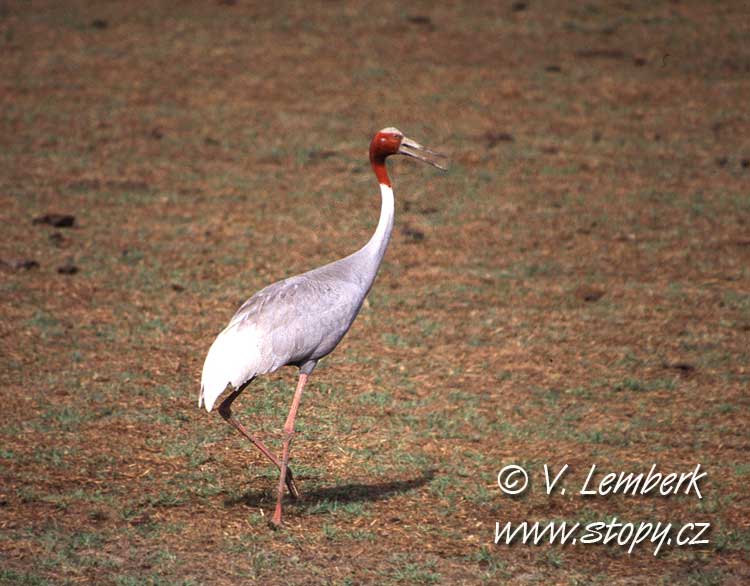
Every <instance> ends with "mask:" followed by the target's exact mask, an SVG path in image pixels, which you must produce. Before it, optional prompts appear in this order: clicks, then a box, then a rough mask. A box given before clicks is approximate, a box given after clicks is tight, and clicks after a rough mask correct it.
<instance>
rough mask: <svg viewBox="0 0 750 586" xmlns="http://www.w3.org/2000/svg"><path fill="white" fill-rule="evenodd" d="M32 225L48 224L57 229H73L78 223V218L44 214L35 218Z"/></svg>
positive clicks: (69, 215)
mask: <svg viewBox="0 0 750 586" xmlns="http://www.w3.org/2000/svg"><path fill="white" fill-rule="evenodd" d="M32 223H33V224H47V225H48V226H54V227H55V228H72V227H73V226H74V225H75V223H76V218H75V216H73V215H71V214H44V215H43V216H38V217H36V218H34V219H33V220H32Z"/></svg>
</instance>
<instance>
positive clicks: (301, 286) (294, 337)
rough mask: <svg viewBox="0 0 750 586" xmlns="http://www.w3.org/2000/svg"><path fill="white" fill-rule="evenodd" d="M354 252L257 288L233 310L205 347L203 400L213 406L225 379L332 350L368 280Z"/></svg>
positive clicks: (238, 380) (240, 380)
mask: <svg viewBox="0 0 750 586" xmlns="http://www.w3.org/2000/svg"><path fill="white" fill-rule="evenodd" d="M360 268H361V267H359V266H358V263H357V258H356V256H355V255H352V256H350V257H347V258H344V259H341V260H339V261H336V262H333V263H330V264H328V265H325V266H323V267H320V268H317V269H314V270H312V271H309V272H307V273H303V274H301V275H296V276H294V277H289V278H288V279H284V280H283V281H278V282H277V283H274V284H272V285H269V286H268V287H266V288H264V289H262V290H260V291H258V292H257V293H256V294H255V295H253V296H252V297H250V299H248V300H247V301H246V302H245V303H243V304H242V306H241V307H240V308H239V310H237V313H235V314H234V316H233V317H232V319H231V320H230V322H229V325H227V327H226V328H225V329H224V330H223V331H222V332H221V333H220V334H219V335H218V336H217V338H216V340H214V343H213V344H212V346H211V349H210V350H209V351H208V356H206V361H205V363H204V365H203V376H202V379H201V395H200V398H199V406H200V404H201V402H203V403H205V406H206V409H207V410H209V411H210V410H211V408H212V407H213V404H214V402H215V401H216V399H217V398H218V397H219V395H221V393H222V392H223V391H224V389H225V388H226V386H227V384H228V383H231V384H232V386H233V387H234V388H238V387H240V386H241V385H243V384H244V383H246V382H247V381H249V380H251V379H252V378H254V377H255V376H257V375H260V374H265V373H268V372H273V371H275V370H277V369H278V368H280V367H282V366H284V365H287V364H292V365H298V366H301V365H302V364H305V363H307V362H310V361H317V360H319V359H320V358H322V357H323V356H326V355H327V354H328V353H330V352H331V351H332V350H333V349H334V348H335V347H336V345H337V344H338V343H339V342H340V341H341V338H343V337H344V334H346V332H347V331H348V330H349V327H350V326H351V324H352V322H353V321H354V318H356V316H357V313H358V312H359V309H360V307H361V306H362V302H363V301H364V298H365V295H367V292H368V290H369V288H370V285H371V284H372V280H371V279H370V278H369V275H368V274H367V273H368V271H364V270H359V269H360Z"/></svg>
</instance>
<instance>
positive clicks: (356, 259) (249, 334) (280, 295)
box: [198, 128, 446, 527]
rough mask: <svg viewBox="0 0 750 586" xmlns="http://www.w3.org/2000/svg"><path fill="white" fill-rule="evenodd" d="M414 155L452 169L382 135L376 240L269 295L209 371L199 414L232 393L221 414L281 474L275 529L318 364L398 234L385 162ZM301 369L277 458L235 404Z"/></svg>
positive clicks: (264, 293)
mask: <svg viewBox="0 0 750 586" xmlns="http://www.w3.org/2000/svg"><path fill="white" fill-rule="evenodd" d="M391 155H406V156H408V157H413V158H415V159H418V160H420V161H424V162H426V163H429V164H431V165H433V166H435V167H437V168H439V169H445V168H446V166H445V157H444V156H443V155H441V154H439V153H436V152H435V151H432V150H430V149H428V148H426V147H423V146H422V145H420V144H419V143H417V142H415V141H413V140H411V139H410V138H407V137H406V136H404V134H403V133H402V132H401V131H400V130H398V129H397V128H384V129H383V130H380V131H379V132H378V133H377V134H376V135H375V137H374V138H373V139H372V142H371V143H370V164H371V165H372V169H373V171H374V173H375V177H376V178H377V180H378V183H379V184H380V195H381V209H380V219H379V221H378V225H377V227H376V228H375V232H374V233H373V235H372V237H371V238H370V240H369V241H368V242H367V244H365V245H364V246H363V247H362V248H360V249H359V250H358V251H357V252H355V253H353V254H351V255H349V256H347V257H345V258H342V259H340V260H337V261H334V262H332V263H329V264H327V265H324V266H322V267H319V268H316V269H313V270H311V271H308V272H306V273H303V274H301V275H296V276H293V277H289V278H287V279H284V280H282V281H278V282H277V283H273V284H272V285H269V286H268V287H266V288H264V289H261V290H260V291H258V292H257V293H255V295H253V296H252V297H250V299H248V300H247V301H245V303H243V304H242V306H241V307H240V308H239V309H238V310H237V312H236V313H235V314H234V316H233V317H232V319H231V320H230V321H229V324H228V325H227V326H226V328H224V329H223V330H222V331H221V333H220V334H219V335H218V336H217V337H216V339H215V340H214V342H213V344H212V345H211V347H210V349H209V351H208V355H207V356H206V361H205V363H204V364H203V374H202V377H201V390H200V395H199V397H198V407H199V408H200V407H201V406H204V407H205V408H206V411H208V412H210V411H211V410H212V409H213V407H214V404H215V403H216V401H217V399H218V398H219V396H220V395H222V394H223V393H224V391H226V390H228V389H229V390H230V392H229V394H228V395H227V396H226V398H225V399H224V401H223V402H222V403H221V404H220V405H219V413H220V414H221V416H222V417H223V418H224V419H225V420H226V421H227V422H228V423H230V424H231V425H232V426H234V427H235V428H236V429H237V430H238V431H239V432H240V433H241V434H242V435H243V436H245V437H246V438H247V439H248V440H250V441H251V442H252V443H253V444H254V445H255V446H256V447H257V448H258V449H259V450H260V451H261V452H262V453H263V455H264V456H265V457H266V458H268V459H269V460H270V461H271V462H273V464H274V465H275V466H276V467H277V468H278V469H279V486H278V493H277V499H276V509H275V511H274V514H273V518H272V519H271V523H272V526H274V527H279V526H280V525H281V508H282V501H283V498H284V486H286V487H287V489H288V490H289V493H290V495H291V496H292V497H293V498H295V499H296V498H298V496H299V492H298V491H297V487H296V485H295V483H294V476H293V474H292V471H291V469H290V468H289V451H290V445H291V442H292V438H293V436H294V420H295V417H296V416H297V409H298V408H299V404H300V400H301V398H302V390H303V389H304V388H305V384H306V383H307V380H308V377H309V376H310V375H311V374H312V372H313V370H314V369H315V366H316V365H317V364H318V361H319V360H320V359H321V358H323V357H324V356H326V355H328V354H329V353H330V352H331V351H333V349H334V348H335V347H336V345H337V344H338V343H339V342H340V341H341V339H342V338H343V337H344V335H345V334H346V332H347V331H348V330H349V328H350V327H351V325H352V322H354V319H355V318H356V317H357V314H358V313H359V310H360V308H361V307H362V303H363V302H364V300H365V297H366V296H367V293H368V292H369V291H370V288H371V287H372V284H373V282H374V281H375V276H376V275H377V272H378V268H379V267H380V264H381V262H382V260H383V256H384V255H385V250H386V248H387V246H388V241H389V240H390V236H391V230H392V229H393V215H394V199H393V188H392V186H391V180H390V178H389V176H388V170H387V169H386V164H385V161H386V159H387V158H388V157H389V156H391ZM286 365H291V366H296V367H298V368H299V378H298V380H297V387H296V389H295V391H294V397H293V399H292V405H291V408H290V410H289V415H288V417H287V419H286V422H285V423H284V427H283V440H282V453H281V458H280V459H279V458H277V457H276V456H275V455H274V454H273V452H271V450H269V449H268V448H267V447H266V446H265V444H264V443H263V442H262V441H261V440H260V439H259V438H258V437H257V436H255V435H253V434H251V433H250V432H248V430H247V429H245V427H244V426H243V425H242V424H241V423H240V422H239V421H238V420H237V418H236V417H235V416H234V415H233V414H232V410H231V406H232V402H233V401H234V400H235V399H236V398H237V397H238V396H239V395H240V393H242V391H244V390H245V389H246V388H247V386H248V385H249V384H250V383H251V382H252V381H253V379H255V377H257V376H259V375H262V374H266V373H270V372H274V371H275V370H277V369H279V368H281V367H282V366H286Z"/></svg>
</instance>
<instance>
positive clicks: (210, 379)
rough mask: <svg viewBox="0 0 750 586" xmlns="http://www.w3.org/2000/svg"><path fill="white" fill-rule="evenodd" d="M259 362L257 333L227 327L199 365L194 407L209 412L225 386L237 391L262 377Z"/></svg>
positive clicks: (259, 353)
mask: <svg viewBox="0 0 750 586" xmlns="http://www.w3.org/2000/svg"><path fill="white" fill-rule="evenodd" d="M260 362H262V359H261V352H260V336H259V334H258V331H257V330H256V329H255V328H253V327H244V328H238V327H237V325H236V324H232V325H230V326H229V327H227V328H226V329H225V330H224V331H222V332H221V333H220V334H219V335H218V336H217V337H216V339H215V340H214V343H213V344H211V348H210V349H209V351H208V355H207V356H206V361H205V362H204V363H203V375H202V377H201V393H200V397H199V398H198V407H200V406H201V403H203V404H204V405H205V406H206V411H211V409H213V406H214V403H215V402H216V399H218V398H219V395H221V394H222V393H223V392H224V389H226V388H227V384H230V383H231V385H232V386H233V387H234V388H235V389H237V388H239V387H240V386H241V385H242V384H244V383H245V382H247V381H248V380H250V379H251V378H253V377H254V376H256V375H258V374H263V373H262V372H261V371H262V370H263V368H262V366H261V364H259V363H260Z"/></svg>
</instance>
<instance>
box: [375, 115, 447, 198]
mask: <svg viewBox="0 0 750 586" xmlns="http://www.w3.org/2000/svg"><path fill="white" fill-rule="evenodd" d="M391 155H406V156H409V157H414V158H415V159H419V160H420V161H424V162H425V163H429V164H430V165H434V166H435V167H437V168H438V169H445V166H444V164H445V162H444V159H445V157H444V156H443V155H441V154H439V153H436V152H435V151H431V150H430V149H428V148H425V147H423V146H422V145H421V144H419V143H418V142H415V141H413V140H411V139H410V138H407V137H405V136H404V133H403V132H401V131H400V130H399V129H398V128H384V129H383V130H381V131H379V132H378V133H377V134H376V135H375V138H373V139H372V142H371V143H370V163H371V164H372V169H373V171H375V176H376V177H377V178H378V181H379V182H380V183H382V184H384V185H388V186H390V185H391V181H390V179H389V178H388V171H386V168H385V159H386V158H387V157H389V156H391ZM441 159H442V160H441Z"/></svg>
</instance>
